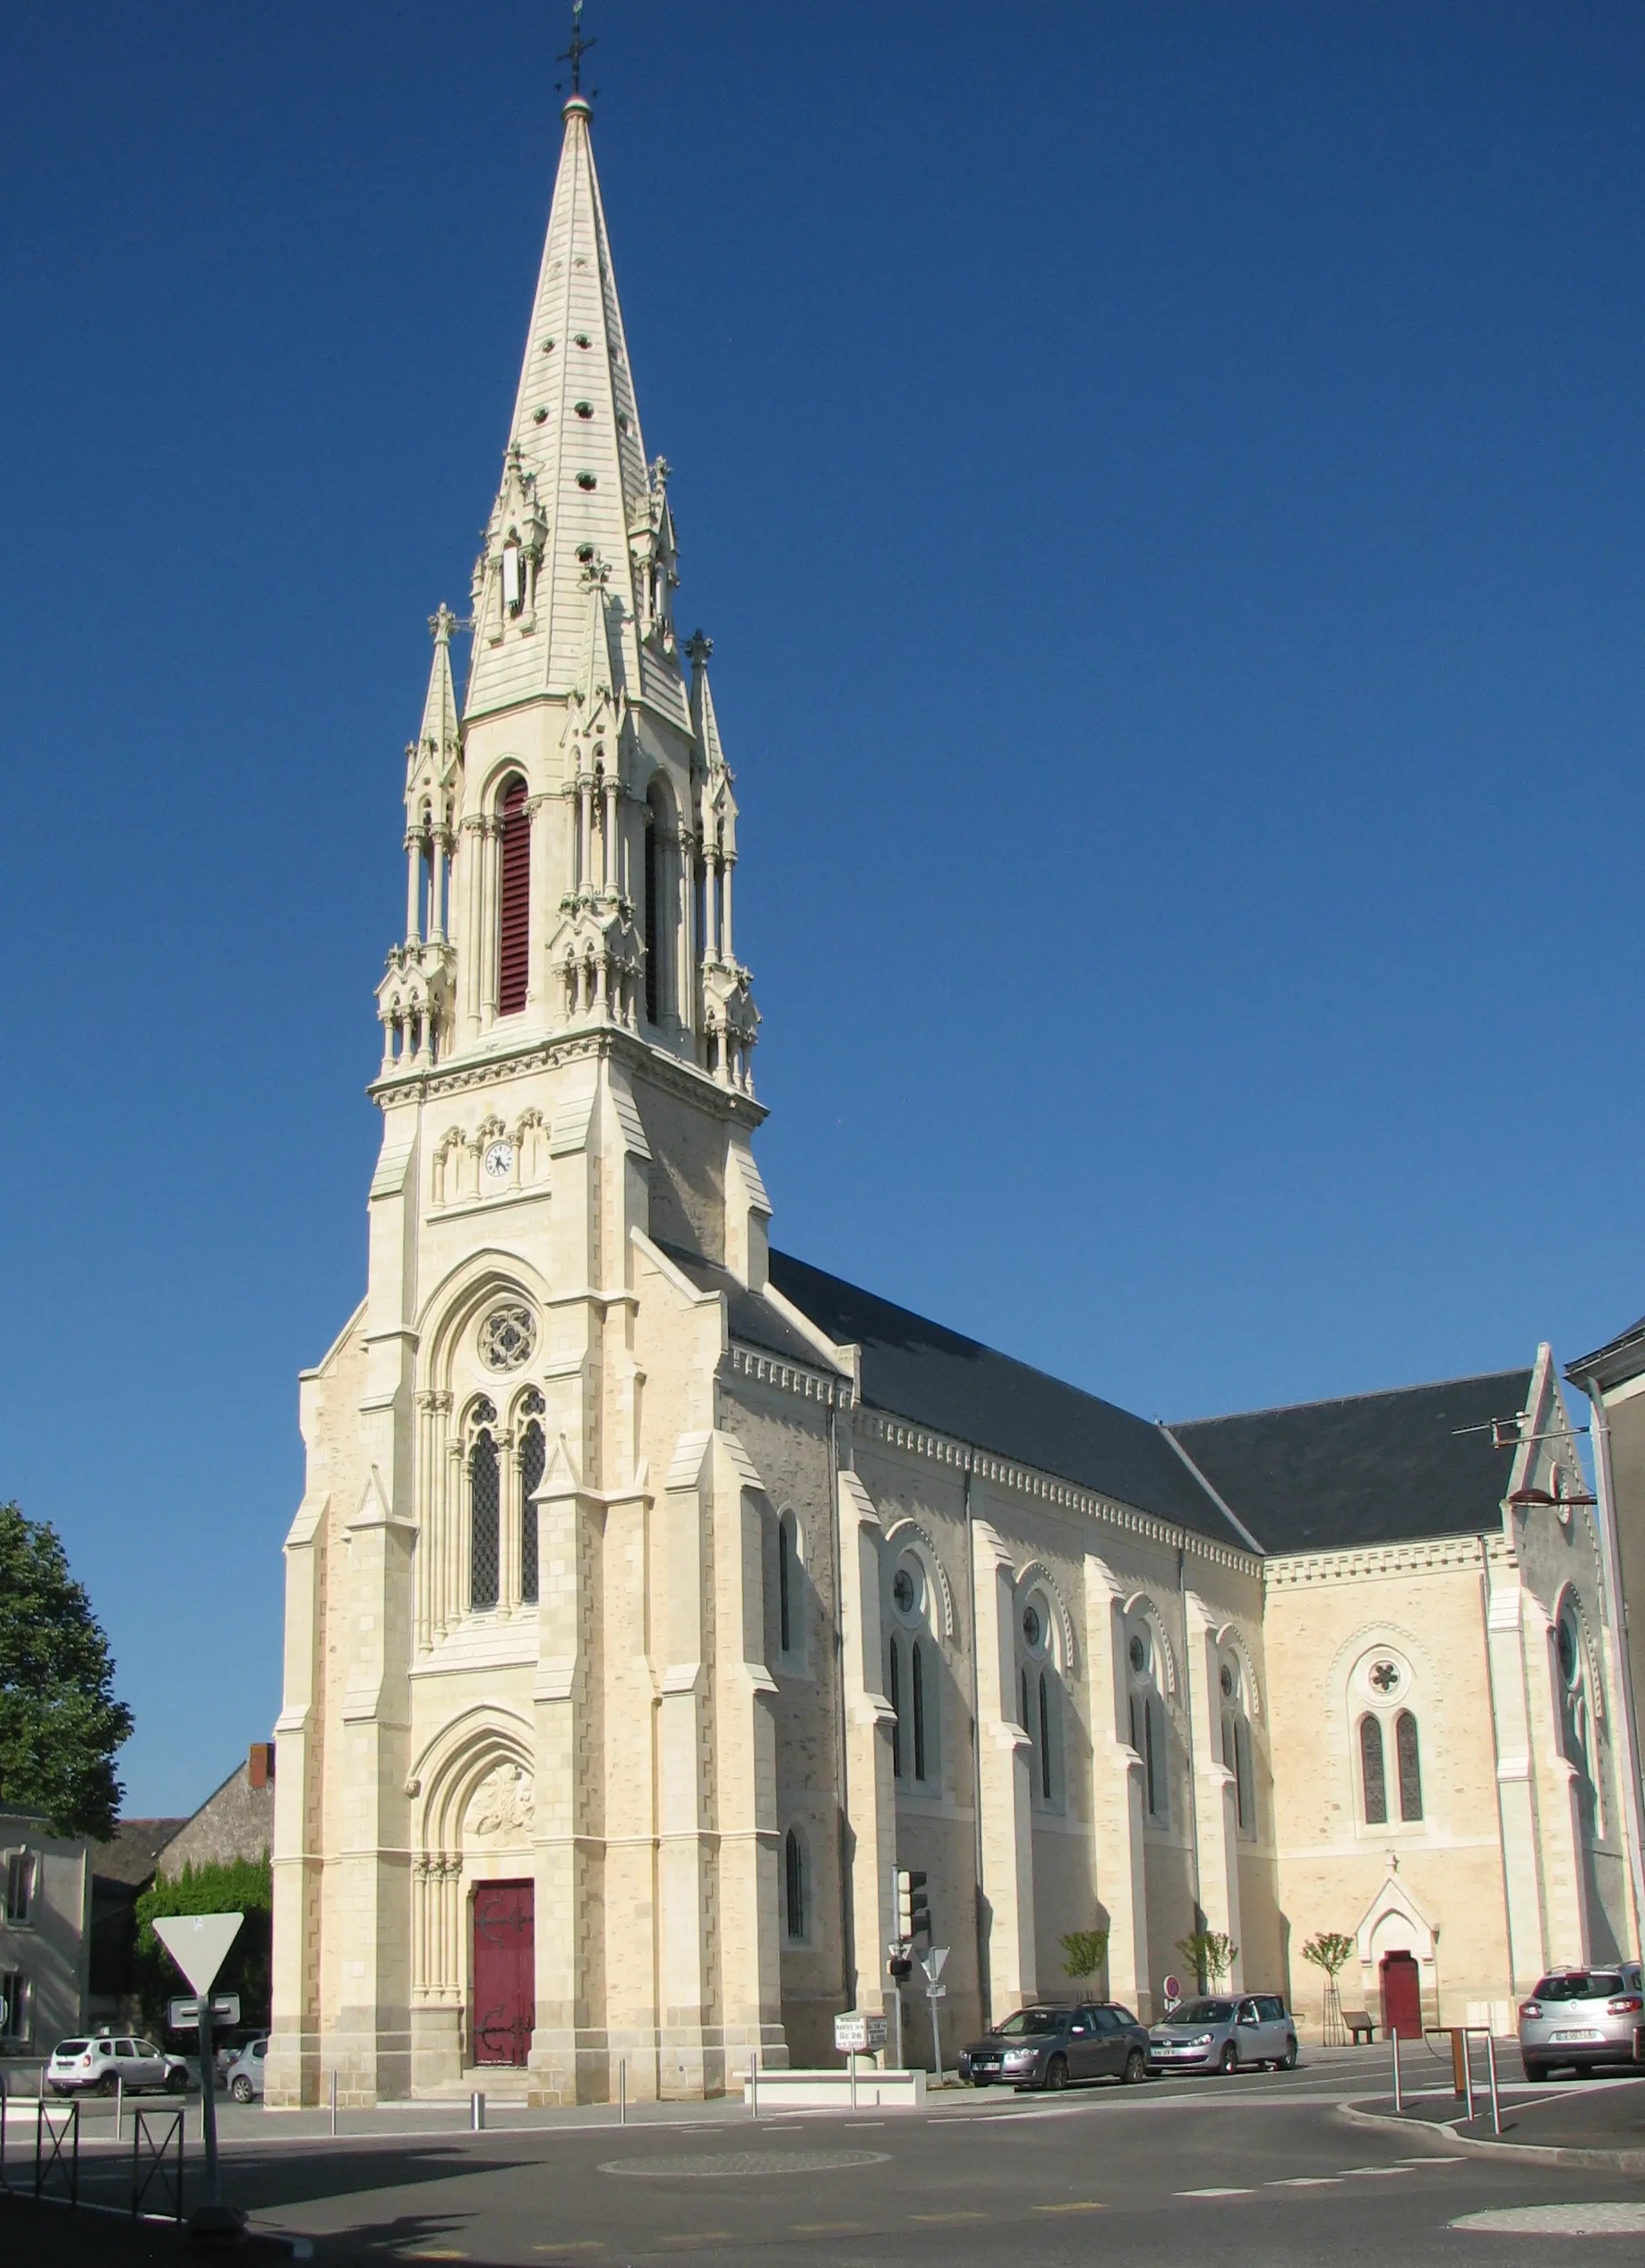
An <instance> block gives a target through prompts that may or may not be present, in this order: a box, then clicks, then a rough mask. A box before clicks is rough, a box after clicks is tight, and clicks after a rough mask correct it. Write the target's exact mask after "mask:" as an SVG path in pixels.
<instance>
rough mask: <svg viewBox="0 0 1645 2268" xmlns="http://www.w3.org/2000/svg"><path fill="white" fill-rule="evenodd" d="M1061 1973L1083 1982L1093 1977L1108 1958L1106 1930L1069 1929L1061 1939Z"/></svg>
mask: <svg viewBox="0 0 1645 2268" xmlns="http://www.w3.org/2000/svg"><path fill="white" fill-rule="evenodd" d="M1062 1952H1063V1962H1062V1973H1063V1974H1064V1976H1066V1977H1073V1978H1074V1979H1075V1981H1076V1982H1077V1983H1082V1984H1083V1983H1084V1981H1085V1979H1086V1978H1087V1977H1094V1976H1095V1975H1096V1973H1097V1971H1098V1970H1099V1969H1100V1968H1101V1966H1102V1964H1103V1963H1104V1962H1105V1961H1106V1960H1107V1958H1108V1931H1107V1930H1069V1932H1068V1934H1067V1937H1066V1938H1063V1940H1062Z"/></svg>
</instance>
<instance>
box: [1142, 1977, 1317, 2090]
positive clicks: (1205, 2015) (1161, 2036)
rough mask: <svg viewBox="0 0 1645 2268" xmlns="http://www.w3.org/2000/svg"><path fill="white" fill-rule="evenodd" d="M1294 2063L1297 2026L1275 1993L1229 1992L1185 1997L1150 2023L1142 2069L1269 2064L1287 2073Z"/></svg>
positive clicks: (1215, 2068)
mask: <svg viewBox="0 0 1645 2268" xmlns="http://www.w3.org/2000/svg"><path fill="white" fill-rule="evenodd" d="M1296 2062H1297V2026H1296V2024H1295V2022H1294V2021H1293V2019H1292V2018H1291V2016H1289V2014H1288V2013H1287V2010H1286V2007H1285V2003H1284V2001H1283V2000H1281V1998H1280V1996H1279V1994H1278V1993H1277V1992H1245V1993H1230V1994H1229V1995H1228V1996H1227V1997H1226V1998H1223V1997H1222V1996H1221V1995H1220V1994H1219V1995H1217V1996H1215V1997H1207V1998H1205V1999H1203V2000H1185V2001H1184V2002H1183V2004H1182V2006H1181V2007H1179V2008H1173V2009H1172V2010H1171V2011H1170V2013H1169V2016H1163V2017H1161V2020H1160V2022H1159V2023H1158V2024H1151V2025H1150V2026H1149V2031H1148V2068H1149V2070H1150V2072H1151V2073H1152V2074H1153V2075H1154V2076H1155V2077H1156V2078H1157V2077H1159V2075H1161V2073H1162V2072H1166V2071H1238V2070H1241V2069H1250V2068H1253V2067H1255V2068H1258V2069H1260V2068H1261V2067H1262V2066H1263V2065H1264V2064H1272V2066H1273V2067H1274V2069H1275V2070H1276V2071H1290V2070H1292V2069H1294V2068H1295V2066H1296Z"/></svg>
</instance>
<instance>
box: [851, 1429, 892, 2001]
mask: <svg viewBox="0 0 1645 2268" xmlns="http://www.w3.org/2000/svg"><path fill="white" fill-rule="evenodd" d="M838 1519H839V1523H840V1637H841V1674H842V1676H843V1679H844V1698H845V1740H846V1758H845V1768H846V1777H847V1780H848V1782H849V1784H850V1788H851V1832H852V1864H851V1896H852V1917H853V1921H854V1924H855V1938H856V1959H857V1992H856V2006H857V2007H858V2008H860V2009H861V2011H862V2012H863V2013H864V2014H865V2015H868V2016H882V2015H884V2014H885V2013H886V2007H887V1980H886V1958H887V1955H886V1948H887V1946H889V1945H890V1943H891V1941H892V1939H893V1938H895V1936H896V1905H895V1891H894V1888H893V1884H892V1877H893V1875H894V1874H895V1870H896V1782H895V1776H893V1773H892V1769H891V1726H892V1722H893V1718H892V1711H891V1704H890V1702H889V1701H888V1700H887V1698H886V1694H885V1690H884V1685H883V1680H884V1676H885V1671H884V1667H883V1664H884V1662H885V1638H884V1633H883V1631H882V1630H881V1627H880V1556H879V1555H880V1551H881V1547H882V1546H883V1545H884V1543H885V1527H884V1523H883V1522H882V1521H881V1519H880V1517H879V1513H878V1509H877V1507H876V1505H875V1503H874V1500H873V1498H872V1497H871V1496H870V1494H869V1493H868V1490H867V1489H866V1488H865V1487H864V1486H863V1485H862V1483H861V1480H860V1479H859V1478H858V1476H857V1475H856V1474H855V1473H853V1472H846V1471H842V1472H841V1473H840V1475H839V1476H838Z"/></svg>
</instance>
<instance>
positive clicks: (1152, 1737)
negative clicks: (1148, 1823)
mask: <svg viewBox="0 0 1645 2268" xmlns="http://www.w3.org/2000/svg"><path fill="white" fill-rule="evenodd" d="M1126 1669H1127V1683H1128V1691H1127V1721H1128V1729H1129V1732H1130V1734H1131V1746H1132V1748H1133V1749H1134V1750H1135V1752H1136V1754H1137V1755H1138V1756H1139V1757H1140V1758H1141V1759H1142V1762H1143V1808H1144V1813H1145V1815H1146V1817H1147V1818H1149V1819H1152V1820H1154V1821H1156V1822H1157V1823H1159V1824H1161V1825H1163V1824H1164V1823H1165V1822H1166V1819H1167V1817H1168V1814H1169V1808H1170V1804H1169V1794H1170V1792H1169V1785H1168V1781H1167V1775H1166V1768H1165V1767H1166V1738H1165V1704H1164V1701H1163V1700H1162V1699H1161V1695H1160V1689H1159V1682H1158V1673H1157V1671H1156V1668H1155V1646H1154V1633H1153V1631H1152V1629H1151V1627H1150V1626H1149V1623H1148V1622H1147V1620H1146V1618H1145V1617H1144V1616H1143V1615H1141V1614H1137V1615H1135V1616H1134V1617H1132V1619H1131V1622H1130V1627H1129V1630H1128V1631H1127V1637H1126Z"/></svg>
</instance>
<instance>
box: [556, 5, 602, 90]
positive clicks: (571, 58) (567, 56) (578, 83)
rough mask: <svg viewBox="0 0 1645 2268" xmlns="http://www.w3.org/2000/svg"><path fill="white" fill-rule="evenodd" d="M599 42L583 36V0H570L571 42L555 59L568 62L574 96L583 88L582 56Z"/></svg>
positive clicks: (559, 61)
mask: <svg viewBox="0 0 1645 2268" xmlns="http://www.w3.org/2000/svg"><path fill="white" fill-rule="evenodd" d="M599 44H600V43H599V41H598V40H597V39H584V38H583V0H571V44H570V47H568V48H567V49H566V51H565V53H564V55H562V56H556V57H555V61H556V62H558V63H569V64H570V66H571V92H572V95H573V96H574V97H575V96H580V95H581V93H582V90H583V57H584V56H586V55H587V52H588V50H589V48H590V47H598V46H599Z"/></svg>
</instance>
